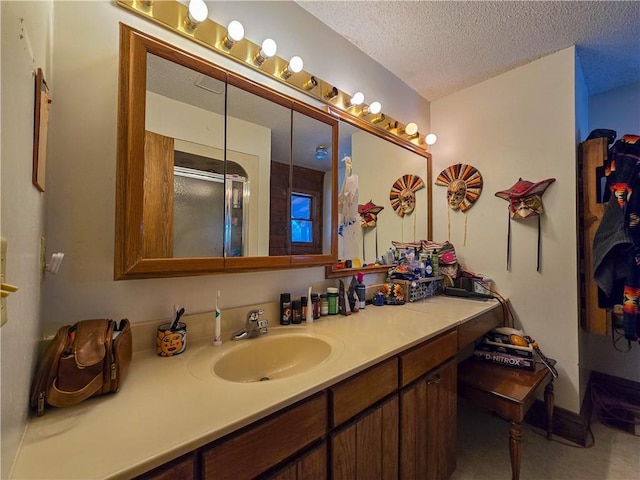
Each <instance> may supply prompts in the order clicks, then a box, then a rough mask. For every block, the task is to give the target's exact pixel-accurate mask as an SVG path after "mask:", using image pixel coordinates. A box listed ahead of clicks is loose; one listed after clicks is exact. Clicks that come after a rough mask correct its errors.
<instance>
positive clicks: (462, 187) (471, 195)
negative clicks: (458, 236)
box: [435, 163, 482, 212]
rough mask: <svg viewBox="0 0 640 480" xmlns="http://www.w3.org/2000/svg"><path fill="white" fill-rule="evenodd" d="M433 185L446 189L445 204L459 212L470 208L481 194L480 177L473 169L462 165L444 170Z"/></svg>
mask: <svg viewBox="0 0 640 480" xmlns="http://www.w3.org/2000/svg"><path fill="white" fill-rule="evenodd" d="M435 183H436V185H440V186H444V187H447V204H448V205H449V207H450V208H452V209H453V210H458V209H459V210H460V211H461V212H466V211H467V210H468V209H469V208H471V206H472V205H473V204H474V203H475V201H476V200H477V199H478V197H479V196H480V193H482V175H480V172H479V171H478V170H477V169H476V168H475V167H472V166H471V165H465V164H463V163H458V164H456V165H451V166H449V167H447V168H445V169H444V170H443V171H442V172H440V175H438V178H437V179H436V182H435Z"/></svg>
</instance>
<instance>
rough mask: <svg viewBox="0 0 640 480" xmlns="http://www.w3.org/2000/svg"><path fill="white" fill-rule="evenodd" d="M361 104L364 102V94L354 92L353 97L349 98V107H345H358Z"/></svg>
mask: <svg viewBox="0 0 640 480" xmlns="http://www.w3.org/2000/svg"><path fill="white" fill-rule="evenodd" d="M362 102H364V94H363V93H362V92H356V93H354V94H353V96H352V97H351V100H350V101H349V105H347V106H349V107H350V106H352V105H353V106H358V105H361V104H362Z"/></svg>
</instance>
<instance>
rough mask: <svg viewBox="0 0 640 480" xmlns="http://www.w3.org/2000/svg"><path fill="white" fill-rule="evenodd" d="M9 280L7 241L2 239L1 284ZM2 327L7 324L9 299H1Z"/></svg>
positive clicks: (0, 243) (0, 254) (0, 246)
mask: <svg viewBox="0 0 640 480" xmlns="http://www.w3.org/2000/svg"><path fill="white" fill-rule="evenodd" d="M6 278H7V239H6V238H4V237H2V238H0V283H4V281H5V280H6ZM0 310H1V311H2V312H1V317H0V327H1V326H2V325H4V324H5V323H7V298H6V297H4V296H3V297H2V298H0Z"/></svg>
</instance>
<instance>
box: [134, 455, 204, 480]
mask: <svg viewBox="0 0 640 480" xmlns="http://www.w3.org/2000/svg"><path fill="white" fill-rule="evenodd" d="M194 466H195V454H194V453H190V454H188V455H186V456H185V457H183V458H180V459H178V460H175V461H173V462H169V463H167V464H166V465H162V466H161V467H158V468H156V469H154V470H152V471H150V472H148V473H145V474H144V475H141V476H140V477H136V480H194V479H195V478H196V477H195V473H194V472H195V468H194Z"/></svg>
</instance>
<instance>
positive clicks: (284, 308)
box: [280, 293, 291, 325]
mask: <svg viewBox="0 0 640 480" xmlns="http://www.w3.org/2000/svg"><path fill="white" fill-rule="evenodd" d="M290 323H291V294H290V293H281V294H280V325H289V324H290Z"/></svg>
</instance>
